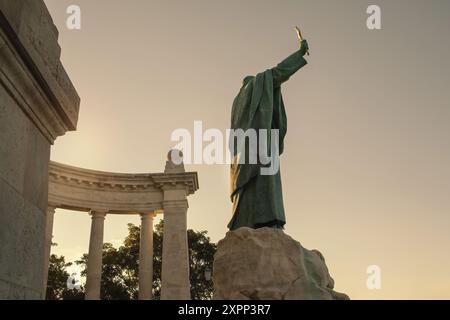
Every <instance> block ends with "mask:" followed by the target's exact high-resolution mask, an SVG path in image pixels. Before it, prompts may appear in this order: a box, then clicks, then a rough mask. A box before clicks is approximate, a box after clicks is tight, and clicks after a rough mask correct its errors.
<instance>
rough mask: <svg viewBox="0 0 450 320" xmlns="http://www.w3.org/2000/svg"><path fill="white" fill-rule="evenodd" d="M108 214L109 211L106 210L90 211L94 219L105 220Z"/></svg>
mask: <svg viewBox="0 0 450 320" xmlns="http://www.w3.org/2000/svg"><path fill="white" fill-rule="evenodd" d="M107 213H108V211H105V210H91V211H89V215H90V216H91V217H92V219H94V218H97V219H100V218H103V219H105V217H106V214H107Z"/></svg>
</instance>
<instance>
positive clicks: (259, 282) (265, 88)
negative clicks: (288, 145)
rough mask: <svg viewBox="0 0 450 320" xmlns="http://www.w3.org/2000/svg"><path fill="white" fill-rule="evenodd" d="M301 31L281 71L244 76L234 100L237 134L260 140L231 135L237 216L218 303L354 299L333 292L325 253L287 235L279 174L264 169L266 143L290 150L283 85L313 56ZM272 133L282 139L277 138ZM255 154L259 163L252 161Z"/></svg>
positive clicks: (217, 285)
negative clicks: (241, 139)
mask: <svg viewBox="0 0 450 320" xmlns="http://www.w3.org/2000/svg"><path fill="white" fill-rule="evenodd" d="M296 30H297V34H298V38H299V41H300V49H299V50H298V51H297V52H295V53H293V54H292V55H290V56H289V57H288V58H286V59H285V60H284V61H282V62H281V63H280V64H278V65H277V66H276V67H274V68H272V69H268V70H266V71H264V72H261V73H259V74H257V75H256V76H246V77H245V78H244V80H243V83H242V87H241V89H240V91H239V93H238V95H237V97H236V98H235V100H234V103H233V108H232V114H231V129H232V130H234V131H241V132H248V131H252V130H253V131H254V132H257V133H258V134H259V136H258V135H256V142H255V141H252V139H250V138H249V139H248V141H246V142H245V143H242V142H241V143H239V142H237V141H238V139H236V137H235V136H233V137H230V142H231V152H232V157H233V158H232V159H233V161H232V164H231V175H230V177H231V201H232V203H233V212H232V219H231V221H230V223H229V224H228V228H229V229H230V231H229V232H228V233H227V235H226V237H225V239H223V240H221V241H220V242H219V244H218V248H217V252H216V254H215V256H214V267H213V268H214V269H213V281H214V299H226V300H228V299H255V300H260V299H278V300H281V299H327V300H332V299H348V296H347V295H345V294H342V293H338V292H335V291H334V290H333V288H334V281H333V279H332V278H331V276H330V274H329V272H328V268H327V266H326V264H325V259H324V257H323V256H322V254H321V253H320V252H319V251H317V250H312V251H311V250H307V249H305V248H303V247H302V246H301V244H300V243H299V242H297V241H295V240H294V239H292V238H291V237H289V236H288V235H286V234H285V233H284V232H283V228H284V225H285V223H286V219H285V212H284V205H283V197H282V189H281V174H280V171H279V170H277V171H276V172H274V173H273V174H264V173H263V170H262V169H263V168H265V167H267V164H266V162H265V160H264V158H263V154H261V149H264V148H265V147H266V143H267V142H268V141H271V142H274V143H275V145H276V148H275V149H271V153H272V154H271V155H272V156H277V157H279V155H280V154H282V153H283V151H284V144H283V142H284V137H285V135H286V132H287V117H286V111H285V107H284V103H283V97H282V94H281V85H282V84H283V83H284V82H285V81H287V80H288V79H289V78H290V77H291V76H292V75H293V74H294V73H295V72H297V71H298V70H299V69H300V68H302V67H303V66H305V65H306V64H307V62H306V60H305V59H304V55H305V54H309V46H308V43H307V42H306V40H303V39H302V36H301V32H300V29H298V28H296ZM273 130H276V131H275V132H276V133H277V135H275V136H273V135H272V132H273ZM269 132H270V133H271V135H270V136H269V134H268V133H269ZM261 134H263V135H264V134H267V135H268V136H267V137H265V136H261ZM245 136H248V137H252V136H251V134H248V135H245ZM263 139H264V140H263ZM253 140H255V139H253ZM261 141H263V142H262V143H261ZM252 142H253V143H252ZM267 144H271V143H267ZM273 150H275V151H277V152H278V153H277V154H275V155H274V154H273ZM255 154H256V155H257V157H258V158H257V161H255V162H253V163H252V162H251V161H250V159H251V156H252V155H255ZM272 159H274V158H272Z"/></svg>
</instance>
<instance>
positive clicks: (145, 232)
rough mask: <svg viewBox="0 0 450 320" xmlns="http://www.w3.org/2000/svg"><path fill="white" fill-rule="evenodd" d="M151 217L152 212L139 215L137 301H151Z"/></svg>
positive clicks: (152, 215)
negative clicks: (139, 237)
mask: <svg viewBox="0 0 450 320" xmlns="http://www.w3.org/2000/svg"><path fill="white" fill-rule="evenodd" d="M153 217H154V213H153V212H151V213H143V214H141V242H140V247H139V300H151V299H152V285H153Z"/></svg>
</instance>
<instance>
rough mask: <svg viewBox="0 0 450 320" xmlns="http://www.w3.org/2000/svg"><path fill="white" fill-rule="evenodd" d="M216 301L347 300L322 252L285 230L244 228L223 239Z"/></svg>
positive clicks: (216, 267) (216, 273) (217, 263)
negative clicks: (309, 246)
mask: <svg viewBox="0 0 450 320" xmlns="http://www.w3.org/2000/svg"><path fill="white" fill-rule="evenodd" d="M213 281H214V299H216V300H232V299H237V300H242V299H245V300H247V299H251V300H265V299H273V300H297V299H299V300H300V299H313V300H347V299H349V297H348V296H347V295H345V294H343V293H338V292H336V291H334V290H333V288H334V280H333V279H332V278H331V276H330V274H329V272H328V268H327V266H326V264H325V260H324V258H323V256H322V254H321V253H320V252H319V251H317V250H308V249H305V248H303V247H302V246H301V244H300V243H299V242H297V241H295V240H294V239H292V238H291V237H290V236H288V235H286V234H285V233H284V232H283V231H282V230H279V229H273V228H261V229H250V228H240V229H237V230H234V231H230V232H228V233H227V235H226V237H225V238H224V239H223V240H221V241H219V243H218V248H217V252H216V254H215V256H214V275H213Z"/></svg>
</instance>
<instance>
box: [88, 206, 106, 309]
mask: <svg viewBox="0 0 450 320" xmlns="http://www.w3.org/2000/svg"><path fill="white" fill-rule="evenodd" d="M90 214H91V216H92V224H91V238H90V241H89V255H88V261H87V277H86V295H85V299H86V300H99V299H100V285H101V280H102V256H103V228H104V222H105V216H106V212H100V211H91V212H90Z"/></svg>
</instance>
